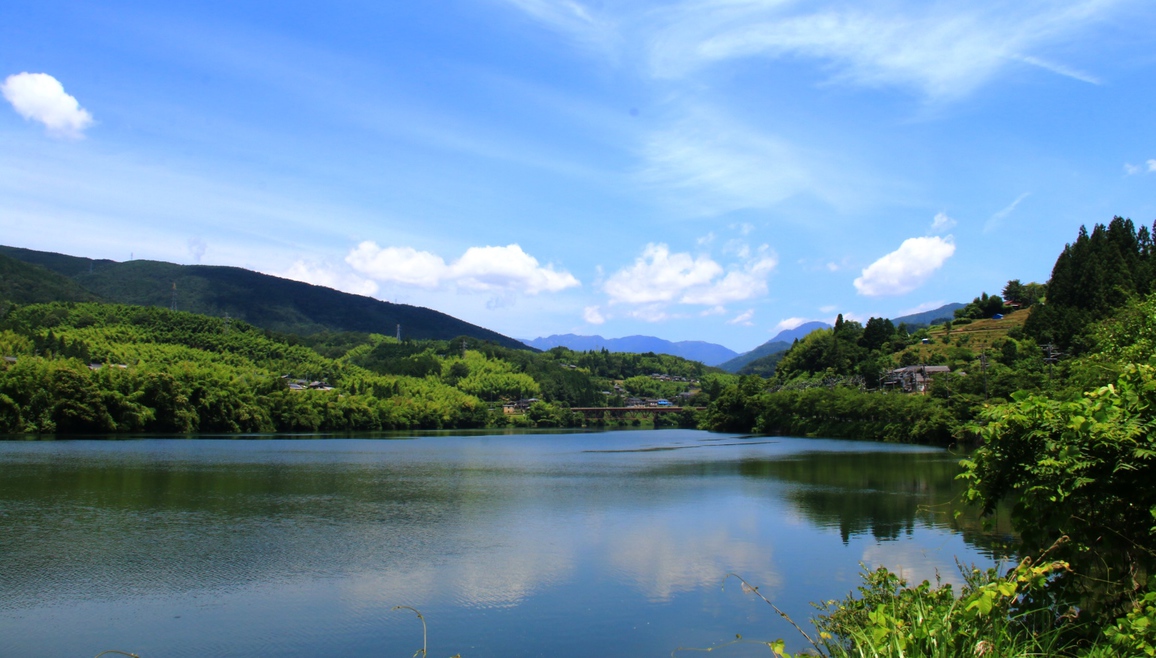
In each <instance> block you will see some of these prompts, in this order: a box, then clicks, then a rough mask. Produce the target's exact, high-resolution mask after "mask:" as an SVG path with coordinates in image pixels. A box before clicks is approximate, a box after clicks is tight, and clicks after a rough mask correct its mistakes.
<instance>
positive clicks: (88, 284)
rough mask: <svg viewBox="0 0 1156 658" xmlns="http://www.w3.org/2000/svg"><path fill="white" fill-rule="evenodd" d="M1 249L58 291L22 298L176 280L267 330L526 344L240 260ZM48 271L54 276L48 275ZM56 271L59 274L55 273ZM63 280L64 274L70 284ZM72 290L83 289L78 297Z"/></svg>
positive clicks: (146, 292) (136, 291) (186, 298)
mask: <svg viewBox="0 0 1156 658" xmlns="http://www.w3.org/2000/svg"><path fill="white" fill-rule="evenodd" d="M0 255H6V256H9V257H11V258H14V259H18V260H20V261H23V262H25V263H31V264H34V265H38V266H41V268H40V269H38V270H36V271H39V272H40V273H41V275H42V276H45V283H44V284H43V285H44V286H45V287H43V288H41V291H42V293H45V294H47V291H48V290H49V289H50V287H51V286H56V287H57V288H59V289H60V291H61V295H62V296H59V297H55V296H51V295H49V296H48V297H47V298H46V297H45V296H44V295H42V296H40V297H37V298H34V299H29V300H28V301H53V300H59V301H83V300H84V299H96V298H101V299H104V300H106V301H109V302H115V303H119V304H133V305H137V306H160V307H164V308H169V307H171V306H172V305H173V302H174V291H173V285H174V284H176V295H175V302H176V308H177V310H181V311H189V312H192V313H201V314H204V315H212V316H216V317H223V316H225V315H226V314H227V315H228V316H229V317H232V318H236V319H240V320H244V321H246V322H248V323H250V324H253V325H255V326H257V327H261V328H263V329H270V330H273V331H280V332H284V333H293V334H301V335H309V334H314V333H318V332H321V331H354V332H362V333H381V334H388V335H393V334H394V333H395V332H396V329H397V325H399V324H400V325H401V332H402V337H403V338H419V339H432V340H448V339H451V338H454V337H456V336H470V337H472V338H478V339H481V340H488V341H493V342H495V343H498V344H500V345H503V346H506V347H512V348H520V349H525V345H523V344H522V343H521V342H519V341H516V340H514V339H512V338H508V337H506V336H503V335H501V334H499V333H497V332H494V331H490V330H488V329H484V328H482V327H479V326H477V325H473V324H470V323H468V322H464V321H462V320H459V319H457V318H454V317H451V316H449V315H446V314H445V313H440V312H438V311H434V310H431V309H427V308H422V307H420V306H410V305H408V304H393V303H390V302H383V301H380V300H377V299H373V298H370V297H362V296H360V295H353V294H350V293H345V292H341V291H338V290H333V289H331V288H325V287H322V286H315V285H311V284H308V283H301V282H299V281H291V280H289V279H282V278H279V277H275V276H271V275H268V274H261V273H259V272H253V271H251V270H245V269H242V268H239V267H219V266H212V265H176V264H173V263H165V262H160V261H150V260H133V261H127V262H123V263H119V262H116V261H111V260H94V259H90V258H81V257H76V256H67V255H64V254H55V253H49V252H41V251H33V250H30V249H20V248H15V247H0ZM43 268H47V270H52V272H48V271H46V270H44V269H43ZM49 274H53V276H52V277H48V276H47V275H49ZM60 275H63V277H66V278H65V279H61V277H60ZM63 281H69V282H71V287H69V286H66V284H64V283H63ZM50 282H51V283H50ZM78 290H80V291H85V292H86V293H87V294H89V295H90V297H88V298H82V297H77V296H76V295H77V294H80V293H78V292H77V291H78ZM69 291H71V292H69ZM70 294H71V295H72V296H69V295H70Z"/></svg>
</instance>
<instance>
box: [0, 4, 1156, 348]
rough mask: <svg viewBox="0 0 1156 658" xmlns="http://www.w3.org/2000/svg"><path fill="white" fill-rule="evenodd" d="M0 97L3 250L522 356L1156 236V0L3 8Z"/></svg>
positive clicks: (981, 274)
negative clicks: (571, 339)
mask: <svg viewBox="0 0 1156 658" xmlns="http://www.w3.org/2000/svg"><path fill="white" fill-rule="evenodd" d="M0 81H2V83H0V92H2V93H3V100H4V103H3V104H2V105H0V244H7V245H12V246H18V247H26V248H30V249H38V250H45V251H55V252H62V253H67V254H72V255H77V256H87V257H95V258H111V259H113V260H118V261H123V260H128V259H130V258H137V259H142V258H143V259H153V260H163V261H170V262H176V263H186V264H193V263H200V264H208V265H231V266H239V267H246V268H250V269H254V270H258V271H261V272H265V273H268V274H274V275H277V276H283V277H287V278H292V279H297V280H301V281H307V282H310V283H315V284H319V285H325V286H329V287H333V288H337V289H340V290H345V291H348V292H353V293H357V294H364V295H370V296H373V297H376V298H379V299H383V300H386V301H393V302H400V303H407V304H414V305H418V306H425V307H429V308H433V309H436V310H439V311H442V312H445V313H449V314H451V315H453V316H455V317H459V318H461V319H463V320H466V321H468V322H472V323H474V324H477V325H481V326H483V327H486V328H489V329H493V330H495V331H498V332H501V333H503V334H506V335H508V336H513V337H517V338H535V337H538V336H547V335H550V334H558V333H576V334H583V335H592V334H598V335H602V336H604V337H608V338H610V337H620V336H626V335H634V334H643V335H652V336H659V337H661V338H666V339H668V340H675V341H678V340H705V341H709V342H714V343H719V344H722V345H725V346H727V347H729V348H731V349H733V350H736V351H740V352H741V351H746V350H750V349H752V348H754V347H756V346H757V345H759V344H761V343H763V342H765V341H767V340H768V339H770V338H771V337H772V336H773V335H774V334H776V333H778V331H779V330H781V329H784V328H791V327H793V326H796V325H798V324H801V323H802V322H804V321H808V320H823V321H827V322H831V321H833V320H834V318H835V316H836V314H838V313H842V314H843V315H844V316H845V317H847V318H852V319H856V320H859V321H866V320H867V319H868V318H869V317H872V316H881V317H897V316H900V315H903V314H907V313H911V312H918V311H922V310H929V309H931V308H935V307H938V306H940V305H942V304H945V303H948V302H961V301H962V302H966V301H969V300H970V299H971V298H973V297H976V296H978V295H979V294H980V293H981V292H988V293H994V294H998V293H999V291H1000V290H1001V289H1002V288H1003V286H1004V284H1006V282H1007V281H1008V280H1010V279H1020V280H1022V281H1024V282H1025V283H1026V282H1028V281H1039V282H1043V281H1046V280H1047V279H1048V277H1049V276H1050V272H1051V267H1052V265H1053V263H1054V262H1055V258H1056V256H1057V255H1058V254H1059V252H1060V251H1061V250H1062V249H1063V247H1064V244H1065V243H1067V242H1070V241H1072V240H1074V239H1075V237H1076V235H1077V232H1078V230H1079V227H1080V226H1081V225H1088V226H1089V227H1091V225H1093V224H1096V223H1107V222H1108V221H1110V220H1111V219H1112V217H1114V216H1116V215H1119V216H1123V217H1129V218H1131V219H1133V220H1134V221H1135V222H1137V223H1138V224H1145V225H1149V226H1151V224H1152V222H1153V220H1156V195H1154V192H1156V112H1154V108H1156V11H1154V10H1153V8H1152V6H1151V2H1150V0H1082V1H1075V0H1072V1H1059V0H1015V1H996V0H971V1H968V2H964V1H956V2H937V1H929V0H910V1H909V0H856V1H854V2H849V1H827V0H815V1H802V0H666V1H664V2H645V1H641V0H639V1H635V0H619V1H617V2H602V1H595V0H588V1H586V0H434V1H432V2H380V1H377V2H350V1H343V0H334V1H332V2H327V3H299V2H291V1H284V0H283V1H279V2H275V3H274V2H238V1H230V2H213V1H211V0H209V1H198V2H182V1H180V0H176V1H171V2H163V3H157V2H118V1H115V0H113V1H109V2H100V3H90V2H57V1H55V0H35V1H34V2H33V1H25V0H8V1H7V2H5V3H3V5H2V6H0ZM390 329H391V328H388V327H387V328H383V331H384V332H386V333H389V332H390V331H389V330H390Z"/></svg>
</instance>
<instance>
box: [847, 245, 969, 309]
mask: <svg viewBox="0 0 1156 658" xmlns="http://www.w3.org/2000/svg"><path fill="white" fill-rule="evenodd" d="M954 253H955V243H954V242H953V241H952V239H951V236H947V237H946V238H941V237H938V236H935V237H925V238H908V239H907V240H904V241H903V244H901V245H899V248H898V249H896V250H895V251H893V252H891V253H889V254H887V255H886V256H884V257H882V258H880V259H879V260H877V261H875V262H874V263H872V264H871V265H869V266H867V267H866V268H865V269H864V270H863V274H862V276H860V277H859V278H857V279H855V289H856V290H858V291H859V294H860V295H867V296H868V297H879V296H882V295H902V294H904V293H908V292H911V291H912V290H915V289H916V288H918V287H919V286H921V285H923V284H924V283H925V282H926V281H927V279H928V278H930V277H931V275H932V274H933V273H934V272H935V271H936V270H938V269H939V268H940V267H942V266H943V264H944V263H945V262H947V259H948V258H951V256H952V254H954Z"/></svg>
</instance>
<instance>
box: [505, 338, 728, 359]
mask: <svg viewBox="0 0 1156 658" xmlns="http://www.w3.org/2000/svg"><path fill="white" fill-rule="evenodd" d="M523 342H524V343H525V344H526V345H529V346H530V347H534V348H536V349H540V350H548V349H551V348H554V347H565V348H567V349H570V350H575V351H579V352H586V351H590V350H601V349H606V350H608V351H610V352H628V353H634V354H645V353H647V352H653V353H655V354H669V355H671V356H678V357H682V358H684V359H690V360H692V361H698V362H700V363H702V364H704V365H708V366H717V365H718V364H720V363H722V362H724V361H726V360H728V359H732V358H734V357H735V356H737V355H738V353H737V352H735V351H734V350H732V349H730V348H727V347H723V346H722V345H717V344H715V343H708V342H705V341H701V340H684V341H679V342H671V341H669V340H664V339H662V338H655V337H654V336H625V337H623V338H603V337H602V336H579V335H576V334H555V335H553V336H547V337H545V338H535V339H533V340H527V341H523Z"/></svg>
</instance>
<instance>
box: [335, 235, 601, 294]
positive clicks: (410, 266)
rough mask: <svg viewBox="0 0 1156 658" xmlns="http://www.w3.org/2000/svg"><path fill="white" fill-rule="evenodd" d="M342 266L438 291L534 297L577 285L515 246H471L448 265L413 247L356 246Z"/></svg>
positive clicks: (377, 277) (438, 258)
mask: <svg viewBox="0 0 1156 658" xmlns="http://www.w3.org/2000/svg"><path fill="white" fill-rule="evenodd" d="M345 262H346V263H348V264H349V265H350V267H352V268H353V269H354V270H356V271H358V272H360V273H362V274H364V275H366V276H368V277H370V278H373V279H376V280H377V281H381V282H384V283H397V284H402V285H408V286H419V287H423V288H437V287H439V286H441V285H443V284H447V283H452V284H454V285H456V286H458V287H459V288H463V289H467V290H483V291H491V292H521V293H525V294H528V295H536V294H538V293H542V292H559V291H561V290H565V289H566V288H572V287H575V286H579V285H581V283H579V281H578V279H576V278H574V276H573V275H572V274H570V273H569V272H566V271H558V270H556V269H554V266H553V265H552V264H550V265H546V266H545V267H543V266H541V265H540V264H539V263H538V259H536V258H534V257H533V256H531V255H529V254H527V253H526V252H524V251H522V248H521V247H520V246H518V245H516V244H511V245H507V246H505V247H470V248H469V249H467V250H466V253H464V254H463V255H462V257H461V258H459V259H458V260H457V261H455V262H454V263H452V264H446V262H445V260H444V259H443V258H442V257H441V256H438V255H436V254H433V253H430V252H428V251H418V250H416V249H414V248H412V247H385V248H382V247H380V246H378V245H377V244H376V243H374V242H369V241H366V242H362V243H361V244H359V245H357V247H356V248H354V249H353V250H352V251H350V252H349V255H348V256H346V257H345Z"/></svg>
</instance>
